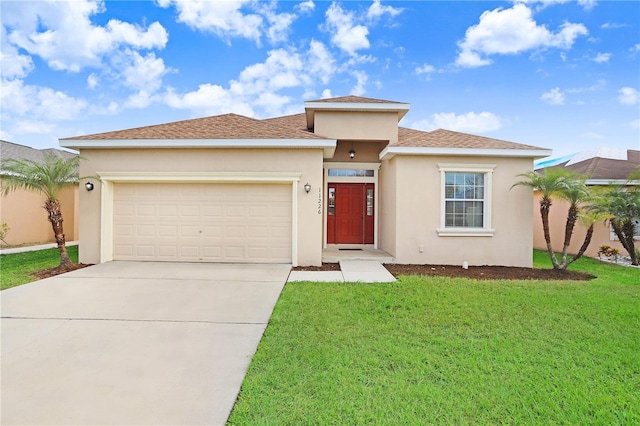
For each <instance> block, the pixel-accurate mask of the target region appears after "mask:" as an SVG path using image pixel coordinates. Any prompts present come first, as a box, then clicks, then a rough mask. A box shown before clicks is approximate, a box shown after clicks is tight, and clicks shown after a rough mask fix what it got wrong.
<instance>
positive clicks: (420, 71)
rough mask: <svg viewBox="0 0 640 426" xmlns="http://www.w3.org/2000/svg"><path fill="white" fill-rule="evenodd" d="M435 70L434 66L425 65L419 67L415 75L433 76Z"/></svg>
mask: <svg viewBox="0 0 640 426" xmlns="http://www.w3.org/2000/svg"><path fill="white" fill-rule="evenodd" d="M435 70H436V69H435V68H434V66H433V65H429V64H424V65H422V66H421V67H417V68H416V69H415V73H416V74H418V75H420V74H431V73H432V72H434V71H435Z"/></svg>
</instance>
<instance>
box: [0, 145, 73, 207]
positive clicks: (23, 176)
mask: <svg viewBox="0 0 640 426" xmlns="http://www.w3.org/2000/svg"><path fill="white" fill-rule="evenodd" d="M79 164H80V157H79V156H75V157H71V158H60V157H57V156H55V155H53V154H46V155H45V156H44V159H43V161H42V162H37V161H33V160H18V159H6V160H3V161H2V162H1V163H0V173H1V175H2V187H1V188H0V191H1V192H2V194H4V195H6V194H8V193H9V192H12V191H16V190H20V189H25V190H28V191H34V192H39V193H42V194H44V195H45V197H46V198H47V199H48V200H57V199H58V192H59V191H60V190H61V189H63V188H65V187H67V186H70V185H74V184H76V183H78V166H79Z"/></svg>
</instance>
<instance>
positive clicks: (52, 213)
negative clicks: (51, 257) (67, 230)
mask: <svg viewBox="0 0 640 426" xmlns="http://www.w3.org/2000/svg"><path fill="white" fill-rule="evenodd" d="M44 209H45V210H46V211H47V214H48V215H49V217H48V219H49V222H51V227H52V228H53V235H54V236H55V239H56V243H57V244H58V251H60V266H63V267H68V266H71V265H73V262H71V259H69V253H67V245H66V241H65V238H64V228H63V227H62V210H61V209H60V201H58V200H47V201H45V203H44Z"/></svg>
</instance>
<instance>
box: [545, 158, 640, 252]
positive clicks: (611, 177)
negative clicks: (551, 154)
mask: <svg viewBox="0 0 640 426" xmlns="http://www.w3.org/2000/svg"><path fill="white" fill-rule="evenodd" d="M638 166H640V151H638V150H632V149H628V150H627V149H611V148H600V149H594V150H589V151H583V152H579V153H577V154H575V155H573V156H572V157H571V158H568V159H566V160H564V161H562V162H560V163H558V164H554V165H553V166H552V167H562V168H564V169H567V170H571V171H573V172H575V173H578V174H580V175H584V176H585V177H586V178H587V180H586V184H587V185H588V186H591V187H597V186H606V185H609V184H617V185H627V184H631V185H640V182H628V181H627V178H628V176H629V173H631V171H632V170H633V169H635V168H636V167H638ZM534 198H535V204H534V211H535V212H534V215H535V216H536V219H535V220H534V226H533V247H534V248H536V249H540V250H546V249H547V244H546V242H545V240H544V233H543V231H542V220H541V219H540V210H539V209H540V199H541V198H542V196H541V195H540V193H539V192H538V191H536V192H535V194H534ZM568 210H569V203H568V202H567V201H563V200H553V204H552V206H551V210H550V212H549V233H550V235H551V243H552V246H553V247H554V249H556V250H561V249H562V245H563V244H564V228H565V222H566V221H567V211H568ZM586 233H587V227H586V226H585V225H584V224H583V223H582V222H578V223H577V224H576V227H575V229H574V231H573V236H572V237H571V245H570V246H569V252H570V253H577V252H578V250H579V249H580V246H581V245H582V243H583V242H584V238H585V235H586ZM636 235H637V237H636V240H637V241H640V218H638V220H637V221H636ZM601 246H609V247H612V248H616V249H618V250H619V251H620V254H621V255H626V253H627V252H626V250H625V249H624V247H622V244H621V243H620V241H619V240H618V237H616V235H615V233H614V232H613V230H612V228H611V225H609V223H608V222H607V221H604V220H603V221H601V222H598V223H596V224H595V225H594V228H593V235H592V237H591V243H590V244H589V247H588V248H587V251H585V255H587V256H590V257H598V251H599V250H600V247H601Z"/></svg>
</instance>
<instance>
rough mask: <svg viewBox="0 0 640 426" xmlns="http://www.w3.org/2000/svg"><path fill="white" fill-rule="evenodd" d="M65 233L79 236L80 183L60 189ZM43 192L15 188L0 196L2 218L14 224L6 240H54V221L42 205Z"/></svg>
mask: <svg viewBox="0 0 640 426" xmlns="http://www.w3.org/2000/svg"><path fill="white" fill-rule="evenodd" d="M59 197H60V203H61V205H62V217H63V218H64V223H63V226H64V233H65V238H66V240H67V241H74V240H75V239H77V238H78V223H79V220H78V208H79V203H78V186H77V185H76V186H73V187H69V188H65V189H63V190H62V191H61V192H60V195H59ZM43 205H44V197H43V195H42V194H38V193H36V192H31V191H14V192H11V193H9V194H7V195H6V196H2V197H1V198H0V222H5V223H7V224H8V225H9V227H10V228H11V229H10V230H9V233H8V234H7V236H6V237H5V238H4V240H5V241H6V242H7V243H8V244H10V245H20V244H37V243H44V242H55V238H54V236H53V229H52V228H51V223H50V222H49V220H48V219H47V212H46V211H45V209H44V208H43Z"/></svg>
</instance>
